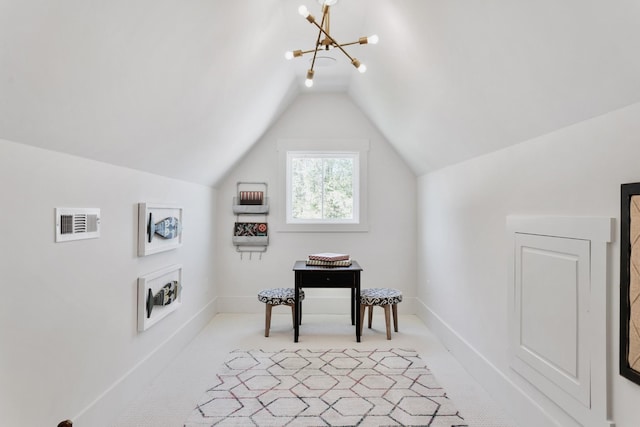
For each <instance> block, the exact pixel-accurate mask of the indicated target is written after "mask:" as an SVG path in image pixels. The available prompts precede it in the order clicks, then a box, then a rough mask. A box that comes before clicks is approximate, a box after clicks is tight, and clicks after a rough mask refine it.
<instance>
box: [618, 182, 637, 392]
mask: <svg viewBox="0 0 640 427" xmlns="http://www.w3.org/2000/svg"><path fill="white" fill-rule="evenodd" d="M620 202H621V203H620V205H621V207H620V221H621V224H620V375H622V376H623V377H625V378H627V379H629V380H631V381H633V382H634V383H636V384H638V385H640V333H639V332H638V331H640V183H631V184H622V186H621V191H620Z"/></svg>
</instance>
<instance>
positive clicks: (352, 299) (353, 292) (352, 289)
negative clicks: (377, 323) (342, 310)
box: [351, 286, 356, 325]
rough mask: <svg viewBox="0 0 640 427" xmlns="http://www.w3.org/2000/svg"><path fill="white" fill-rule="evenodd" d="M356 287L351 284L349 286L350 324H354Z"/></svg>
mask: <svg viewBox="0 0 640 427" xmlns="http://www.w3.org/2000/svg"><path fill="white" fill-rule="evenodd" d="M355 293H356V287H355V286H352V287H351V324H352V325H355V324H356V315H355V314H356V312H355V310H356V295H355Z"/></svg>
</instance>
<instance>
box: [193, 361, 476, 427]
mask: <svg viewBox="0 0 640 427" xmlns="http://www.w3.org/2000/svg"><path fill="white" fill-rule="evenodd" d="M184 426H185V427H203V426H430V427H454V426H455V427H463V426H465V427H466V426H467V424H466V423H465V422H464V419H463V418H462V416H461V415H460V413H459V412H458V410H457V409H456V408H455V406H454V405H453V404H452V402H451V401H450V400H449V398H448V397H447V394H446V392H445V391H444V390H443V389H442V388H441V387H440V386H439V385H438V384H437V383H436V381H435V380H434V378H433V375H432V374H431V372H430V371H429V369H428V368H427V366H426V365H425V364H424V362H423V361H422V359H420V357H419V356H418V354H417V353H416V352H415V351H413V350H402V349H391V350H369V351H360V350H353V349H348V350H344V349H343V350H336V349H334V350H282V351H276V352H265V351H262V350H249V351H247V350H236V351H233V352H231V353H230V354H229V356H228V358H227V360H226V362H225V363H224V369H223V372H221V373H219V374H218V375H217V382H216V383H215V384H213V385H212V387H211V388H210V389H209V390H208V391H207V392H206V393H205V394H204V395H203V396H202V398H201V399H200V401H199V402H198V405H197V407H196V408H195V410H194V411H193V412H192V413H191V415H190V416H189V418H188V419H187V421H186V422H185V424H184Z"/></svg>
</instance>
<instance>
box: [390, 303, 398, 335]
mask: <svg viewBox="0 0 640 427" xmlns="http://www.w3.org/2000/svg"><path fill="white" fill-rule="evenodd" d="M391 311H393V329H394V330H395V331H396V332H398V304H393V305H392V306H391Z"/></svg>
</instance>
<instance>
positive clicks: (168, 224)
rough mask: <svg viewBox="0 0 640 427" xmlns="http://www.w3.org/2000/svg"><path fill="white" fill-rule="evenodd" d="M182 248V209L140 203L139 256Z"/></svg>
mask: <svg viewBox="0 0 640 427" xmlns="http://www.w3.org/2000/svg"><path fill="white" fill-rule="evenodd" d="M180 246H182V208H181V207H178V206H171V205H160V204H153V203H138V256H147V255H151V254H155V253H157V252H163V251H168V250H171V249H175V248H178V247H180Z"/></svg>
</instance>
